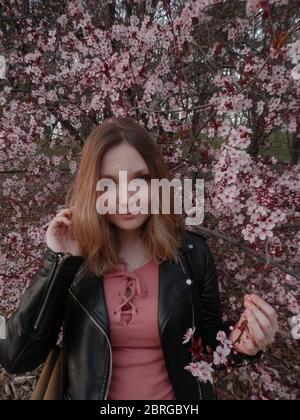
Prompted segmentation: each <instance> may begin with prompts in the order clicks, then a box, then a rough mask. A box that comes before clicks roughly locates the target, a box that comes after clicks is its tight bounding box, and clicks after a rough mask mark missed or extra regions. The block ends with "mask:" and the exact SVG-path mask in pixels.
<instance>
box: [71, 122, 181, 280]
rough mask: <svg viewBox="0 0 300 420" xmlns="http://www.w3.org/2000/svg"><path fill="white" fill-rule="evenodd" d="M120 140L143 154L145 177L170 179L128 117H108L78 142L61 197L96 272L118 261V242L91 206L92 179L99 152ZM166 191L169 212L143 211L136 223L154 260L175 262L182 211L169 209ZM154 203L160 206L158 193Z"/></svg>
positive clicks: (143, 131)
mask: <svg viewBox="0 0 300 420" xmlns="http://www.w3.org/2000/svg"><path fill="white" fill-rule="evenodd" d="M124 142H125V143H127V144H130V145H131V146H133V147H134V148H135V149H136V150H137V151H138V153H139V154H140V155H141V156H142V157H143V159H144V160H145V162H146V164H147V166H148V169H149V172H150V177H151V178H156V179H162V178H165V179H168V180H171V179H170V173H169V171H168V169H167V167H166V164H165V161H164V159H163V156H162V154H161V151H160V149H159V147H158V145H157V144H156V142H155V140H154V138H153V137H152V135H151V134H150V133H149V132H148V131H147V130H146V129H145V128H144V127H143V126H142V125H141V124H139V123H138V122H137V121H136V120H134V119H132V118H129V117H113V118H108V119H106V120H104V121H103V123H102V124H100V125H98V126H96V127H95V128H94V129H93V130H92V131H91V133H90V134H89V136H88V137H87V138H86V140H85V142H84V145H83V149H82V154H81V160H80V165H79V168H78V172H77V174H76V176H75V179H74V182H73V184H72V185H71V188H70V189H69V191H68V193H67V196H66V206H67V207H68V208H69V207H72V206H74V210H73V222H74V224H73V226H74V234H75V237H76V240H77V242H78V245H79V249H80V252H81V255H82V256H83V257H84V258H85V268H86V269H87V270H88V271H89V272H92V273H94V274H95V275H97V276H100V275H102V274H103V273H105V272H107V271H113V270H114V269H115V268H116V265H117V264H118V263H119V262H120V259H119V253H120V248H121V246H120V242H119V238H118V234H117V230H116V227H115V226H114V225H113V224H112V223H110V222H109V221H108V220H107V218H106V217H105V215H100V214H99V213H98V212H97V210H96V201H97V198H98V196H99V192H97V191H96V184H97V182H98V181H99V179H101V178H100V175H99V173H100V166H101V159H102V156H103V155H104V153H105V152H106V151H107V150H109V149H110V148H112V147H114V146H116V145H120V144H122V143H124ZM170 194H171V208H170V214H162V213H161V211H159V214H149V217H148V219H147V220H146V222H145V223H144V225H143V226H142V228H141V239H142V240H143V243H144V245H145V249H146V251H147V253H148V255H149V256H152V258H153V259H154V260H155V261H156V262H158V263H160V262H161V261H164V260H168V259H169V260H173V261H175V262H178V248H179V247H180V245H181V235H182V233H183V232H184V230H185V222H184V218H183V215H182V214H175V213H174V200H173V198H174V194H173V189H172V188H171V189H170ZM159 208H160V210H161V198H160V201H159Z"/></svg>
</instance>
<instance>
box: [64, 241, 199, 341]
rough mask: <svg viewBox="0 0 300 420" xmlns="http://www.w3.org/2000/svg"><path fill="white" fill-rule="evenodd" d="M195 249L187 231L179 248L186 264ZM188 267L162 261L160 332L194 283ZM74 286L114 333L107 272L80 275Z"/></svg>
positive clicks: (92, 313)
mask: <svg viewBox="0 0 300 420" xmlns="http://www.w3.org/2000/svg"><path fill="white" fill-rule="evenodd" d="M192 249H193V244H192V243H189V240H188V237H187V235H186V234H183V237H182V244H181V247H180V249H179V255H180V257H181V261H182V263H183V264H184V255H185V254H187V253H189V252H191V251H192ZM185 270H186V274H185V272H184V271H183V269H182V266H181V265H180V264H176V263H175V262H173V261H163V262H161V263H160V264H159V296H158V323H159V333H160V336H162V334H163V332H164V328H165V326H166V324H167V321H168V319H169V315H170V313H171V312H172V308H173V307H174V306H175V305H176V302H177V301H178V300H179V299H180V296H181V295H182V294H184V293H185V291H186V290H187V289H188V288H189V287H190V284H191V281H188V282H186V280H188V279H189V274H188V272H187V269H186V264H185ZM71 288H72V290H73V291H74V292H75V293H76V295H77V298H78V299H79V300H80V303H81V304H82V305H83V306H84V307H85V309H86V310H87V311H88V312H89V314H90V315H91V316H92V317H93V318H94V320H95V321H96V322H97V323H98V324H99V325H100V326H101V327H102V329H103V330H104V331H105V333H106V334H107V335H108V337H110V330H109V318H108V311H107V305H106V301H105V293H104V286H103V276H100V277H98V276H96V275H94V274H92V275H91V274H88V275H87V274H83V275H82V276H80V275H79V276H76V277H75V279H74V282H73V284H72V286H71Z"/></svg>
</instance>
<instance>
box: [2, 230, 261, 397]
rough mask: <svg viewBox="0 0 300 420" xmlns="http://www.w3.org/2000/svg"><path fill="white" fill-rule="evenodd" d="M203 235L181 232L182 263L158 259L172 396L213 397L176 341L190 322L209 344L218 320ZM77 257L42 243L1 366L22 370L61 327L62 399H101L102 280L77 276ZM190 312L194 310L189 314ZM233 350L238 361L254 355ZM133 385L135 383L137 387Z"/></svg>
mask: <svg viewBox="0 0 300 420" xmlns="http://www.w3.org/2000/svg"><path fill="white" fill-rule="evenodd" d="M205 239H206V238H204V237H203V236H201V235H198V234H195V233H191V232H189V231H188V230H186V231H185V233H184V234H183V237H182V246H181V248H180V254H181V261H182V266H181V265H180V264H175V263H174V262H172V261H164V262H162V263H161V264H160V267H159V307H158V319H159V334H160V338H161V345H162V349H163V354H164V357H165V365H166V368H167V372H168V375H169V379H170V382H171V384H172V385H173V388H174V392H175V395H176V399H178V400H199V399H212V398H213V397H214V394H213V392H212V387H211V386H210V384H209V383H208V382H207V383H205V384H203V383H202V384H201V386H200V384H199V382H197V380H196V378H195V377H194V376H192V374H191V373H190V372H188V371H187V370H186V369H184V367H185V366H186V365H188V363H189V362H191V353H190V352H189V351H188V350H187V349H188V348H189V347H190V343H187V344H182V341H183V336H184V333H185V332H186V330H187V328H190V327H192V322H193V315H194V322H195V324H194V325H195V327H196V331H195V334H194V336H195V338H198V337H199V336H201V337H202V340H203V342H204V344H208V345H210V346H211V347H212V348H213V349H214V348H215V347H216V345H217V341H216V338H215V337H216V334H217V332H218V331H219V330H225V331H226V332H228V327H227V326H226V325H225V324H224V323H223V322H222V314H221V308H220V298H219V288H218V281H217V277H216V269H215V263H214V258H213V256H212V254H211V251H210V249H209V247H208V245H207V243H206V240H205ZM83 263H84V259H83V258H82V257H75V256H67V255H64V254H60V253H55V252H53V251H52V250H51V249H49V248H48V247H47V249H46V250H45V252H44V255H43V259H42V262H41V266H40V267H39V269H38V271H37V273H36V274H35V275H34V276H33V278H32V281H31V283H30V286H29V287H28V288H27V290H26V291H25V293H24V294H23V296H22V297H21V301H20V304H19V307H18V309H17V310H16V311H15V312H14V313H13V315H12V316H11V317H10V318H9V319H8V320H7V321H6V338H5V339H0V364H1V365H2V366H3V367H4V368H5V369H6V370H7V371H9V372H11V373H17V374H20V373H25V372H28V371H31V370H33V369H35V368H36V367H38V366H39V365H40V364H41V363H43V362H44V361H45V360H46V358H47V355H48V353H49V351H50V350H51V348H53V346H54V345H55V343H56V342H57V338H58V334H59V331H60V328H61V325H62V324H63V398H64V399H72V400H73V399H74V400H104V399H107V395H108V391H109V386H110V380H111V373H112V366H113V359H112V346H111V341H110V331H109V321H108V314H107V307H106V302H105V298H104V289H103V278H102V277H100V278H99V277H97V276H95V275H91V274H87V273H83V272H82V270H80V267H81V265H82V264H83ZM193 312H194V314H193ZM260 355H261V352H259V353H258V355H257V356H252V357H250V356H244V355H241V354H240V353H238V354H237V355H236V356H234V357H235V362H236V366H241V365H243V364H245V363H249V361H254V360H257V358H259V356H260ZM137 385H138V384H137Z"/></svg>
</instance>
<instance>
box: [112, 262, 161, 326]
mask: <svg viewBox="0 0 300 420" xmlns="http://www.w3.org/2000/svg"><path fill="white" fill-rule="evenodd" d="M152 261H153V260H152V259H150V260H148V261H146V262H145V263H144V264H143V265H142V266H140V267H138V268H136V269H134V270H132V271H129V270H128V266H127V264H126V263H123V262H122V263H120V264H118V266H117V271H114V272H111V273H107V274H106V275H105V278H107V279H108V278H112V277H121V278H122V279H124V291H123V292H119V296H120V298H121V302H120V304H119V305H118V306H117V307H116V308H115V310H114V315H115V316H117V317H118V320H119V321H120V322H121V323H122V324H124V319H123V318H122V315H127V316H129V319H127V321H126V322H125V325H127V324H129V323H130V321H131V320H132V319H133V317H135V314H136V313H137V312H138V309H137V307H136V305H135V303H134V302H133V299H134V298H135V297H138V298H144V297H146V296H147V294H148V289H147V286H146V285H145V284H144V283H143V281H142V280H141V278H140V277H139V271H140V270H142V269H143V268H144V267H146V266H148V264H150V263H151V262H152Z"/></svg>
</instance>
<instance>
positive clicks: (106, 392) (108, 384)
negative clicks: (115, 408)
mask: <svg viewBox="0 0 300 420" xmlns="http://www.w3.org/2000/svg"><path fill="white" fill-rule="evenodd" d="M69 292H70V294H71V296H72V297H73V299H74V300H75V301H76V302H77V304H78V305H79V306H80V307H81V309H82V310H83V311H84V312H85V313H86V314H87V316H88V317H89V319H90V320H91V321H92V322H93V323H94V324H95V325H96V327H97V328H99V330H100V331H101V332H102V334H103V335H104V336H105V338H106V340H107V343H108V346H109V353H110V357H109V359H110V363H109V378H108V382H107V384H106V388H105V394H104V400H106V399H107V395H108V390H109V386H110V382H111V375H112V348H111V344H110V341H109V338H108V336H107V334H106V332H105V331H104V330H103V328H102V327H101V325H100V324H99V323H98V322H97V321H96V320H95V319H94V317H93V316H92V315H91V314H90V313H89V311H88V310H87V309H86V308H85V307H84V306H83V305H82V303H81V302H80V301H79V299H78V298H77V296H76V295H75V293H74V292H73V290H72V289H71V288H69Z"/></svg>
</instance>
